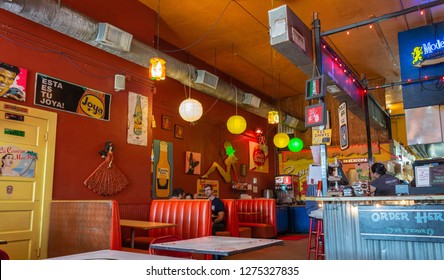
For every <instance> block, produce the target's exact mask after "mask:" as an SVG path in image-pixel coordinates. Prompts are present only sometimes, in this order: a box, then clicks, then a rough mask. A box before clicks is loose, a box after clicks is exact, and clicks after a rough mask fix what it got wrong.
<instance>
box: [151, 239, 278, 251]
mask: <svg viewBox="0 0 444 280" xmlns="http://www.w3.org/2000/svg"><path fill="white" fill-rule="evenodd" d="M279 244H284V242H283V241H282V240H278V239H259V238H241V237H227V236H206V237H199V238H192V239H185V240H180V241H172V242H165V243H156V244H151V245H150V248H152V249H159V250H172V251H180V252H191V253H197V254H210V255H215V256H230V255H233V254H238V253H243V252H248V251H252V250H257V249H260V248H264V247H268V246H273V245H279Z"/></svg>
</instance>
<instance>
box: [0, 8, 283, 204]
mask: <svg viewBox="0 0 444 280" xmlns="http://www.w3.org/2000/svg"><path fill="white" fill-rule="evenodd" d="M63 2H64V4H65V5H71V6H72V7H73V9H75V10H77V11H80V12H82V13H84V14H86V15H88V16H90V17H92V18H95V19H96V20H97V21H104V22H108V23H111V24H112V25H115V26H117V27H119V28H121V29H124V30H126V31H127V32H130V33H132V34H133V35H134V38H135V39H137V40H139V41H142V42H144V43H146V44H149V45H152V42H153V34H154V32H155V30H154V28H153V26H154V24H153V22H155V14H154V12H153V11H151V10H149V9H148V8H146V7H145V6H144V5H142V4H140V3H139V2H138V1H131V3H132V4H128V2H127V1H125V0H112V1H106V0H99V1H89V2H86V3H85V2H84V1H63ZM78 2H82V4H80V3H78ZM133 2H134V3H133ZM115 7H118V8H115ZM105 16H106V17H105ZM129 18H131V19H137V20H128V19H129ZM0 23H1V24H2V30H1V31H0V52H1V53H2V56H1V59H0V60H1V61H2V62H5V63H9V64H12V65H16V66H20V67H23V68H26V69H28V71H29V72H28V83H27V99H26V102H24V103H21V102H15V101H12V100H9V99H8V100H6V99H5V101H8V102H12V103H19V104H21V105H25V106H30V107H36V108H39V109H43V110H50V109H47V108H45V107H39V106H35V105H34V104H33V100H34V84H35V74H36V73H42V74H45V75H49V76H52V77H55V78H57V79H61V80H65V81H68V82H71V83H74V84H78V85H82V86H86V87H88V88H92V89H95V90H99V91H102V92H105V93H109V94H112V102H111V118H110V121H108V122H106V121H99V120H95V119H91V118H87V117H83V116H79V115H75V114H71V113H66V112H62V111H56V110H54V112H56V113H57V115H58V119H57V136H56V137H57V140H56V158H55V170H54V171H55V175H54V189H53V198H54V199H103V197H102V196H99V195H97V194H95V193H93V192H92V191H90V190H89V189H88V188H86V187H85V186H84V185H83V181H84V180H85V179H86V178H87V177H88V176H89V175H90V174H91V173H92V172H93V171H94V170H95V168H96V167H97V166H98V165H99V164H100V163H102V161H103V159H102V158H101V157H100V156H99V154H98V152H99V150H102V149H103V147H104V144H105V142H106V141H108V140H111V141H112V142H113V143H114V144H115V154H114V163H115V165H116V166H117V167H118V168H119V169H120V170H121V171H122V172H123V173H124V174H125V175H126V177H127V178H128V179H129V181H130V184H129V185H128V187H127V189H126V190H124V191H122V192H121V193H119V194H116V195H113V196H111V197H109V198H111V199H116V200H118V201H119V202H121V203H144V202H147V201H149V200H151V176H152V175H151V172H150V168H151V162H150V155H151V143H152V140H153V139H159V140H165V141H168V142H172V143H173V146H174V148H173V149H174V181H173V184H174V187H182V188H184V189H185V190H186V191H189V192H192V193H194V192H196V182H197V179H198V178H199V176H198V175H186V174H185V151H193V152H198V153H201V154H202V173H203V172H205V171H206V169H207V167H209V165H211V163H212V162H213V161H217V162H218V163H219V164H221V165H222V166H223V160H224V159H225V150H224V148H223V143H224V142H225V141H226V140H229V141H231V143H232V144H233V147H234V148H235V149H236V156H237V157H238V158H239V163H243V164H248V142H249V141H255V139H254V137H251V136H253V134H252V132H251V131H252V130H253V129H255V128H257V127H260V128H262V129H263V130H265V131H266V130H267V129H270V128H267V123H266V120H265V119H264V118H260V117H258V116H256V115H253V114H250V113H248V112H245V111H242V110H240V109H239V114H241V115H242V116H244V117H245V118H246V120H247V124H248V126H247V131H246V133H244V135H241V136H235V135H232V134H230V133H229V132H228V131H227V129H226V125H225V122H226V120H227V119H228V117H229V116H231V115H233V114H234V113H235V108H234V106H232V105H229V104H227V103H224V102H223V101H220V100H219V101H216V99H215V98H213V97H210V96H208V95H205V94H201V93H199V92H196V91H194V90H193V91H192V93H191V94H192V97H193V98H195V99H198V100H199V101H201V102H202V104H203V107H204V116H203V117H202V118H201V119H200V120H199V121H197V123H196V124H194V125H190V124H189V123H187V122H185V121H183V120H182V119H181V118H180V116H179V114H178V107H179V104H180V102H181V101H182V100H183V99H185V90H184V86H183V85H182V84H180V83H178V82H176V81H175V80H172V79H169V78H167V79H166V80H165V81H161V82H156V84H155V87H156V94H153V93H152V91H151V88H152V83H151V81H149V79H147V78H146V77H147V69H145V68H143V67H141V66H139V65H136V64H134V63H132V62H128V61H126V60H124V59H121V58H119V57H116V56H114V55H111V54H108V53H106V52H104V51H102V50H99V49H96V48H94V47H92V46H89V45H87V44H85V43H82V42H79V41H77V40H75V39H72V38H70V37H68V36H66V35H63V34H60V33H58V32H56V31H52V30H50V29H48V28H45V27H43V26H41V25H38V24H35V23H33V22H31V21H28V20H26V19H24V18H22V17H19V16H16V15H14V14H11V13H9V12H6V11H4V10H0ZM181 56H182V58H186V59H187V60H186V61H187V63H191V64H193V65H198V64H199V65H202V63H201V62H199V61H197V60H195V59H193V58H192V57H188V56H187V55H184V54H181ZM206 67H208V66H206ZM115 74H126V75H128V76H129V77H130V80H129V81H127V83H126V90H125V91H121V92H118V93H116V92H114V75H115ZM225 80H227V79H225ZM128 91H131V92H135V93H138V94H142V95H144V96H147V97H148V98H149V110H150V111H149V112H150V113H153V115H154V117H155V120H156V123H157V127H156V128H154V129H149V131H148V143H149V145H148V147H143V146H136V145H130V144H127V141H126V136H127V132H126V131H127V128H126V126H127V112H128V109H127V106H128V101H127V99H128ZM210 108H211V110H209V109H210ZM162 114H166V115H169V116H172V120H173V124H180V125H183V126H184V127H185V137H184V139H177V138H174V135H173V131H167V130H164V129H161V127H160V121H161V115H162ZM249 135H250V136H249ZM273 135H274V134H273V133H272V135H271V136H270V138H271V139H272V136H273ZM271 139H270V141H268V142H269V143H268V146H269V149H270V154H269V159H270V172H269V173H268V174H267V173H256V172H248V175H247V177H241V176H240V174H239V165H238V166H237V172H238V176H239V179H240V180H241V181H243V182H248V183H252V180H253V177H255V178H257V179H258V186H259V193H258V194H257V195H260V194H261V193H262V192H261V190H262V189H263V188H269V187H271V185H272V183H273V178H274V169H275V168H274V152H273V149H274V146H273V144H272V141H271ZM209 179H217V180H219V182H220V186H221V193H220V196H221V197H225V198H236V197H238V196H239V195H240V193H242V192H239V191H232V190H231V187H230V186H229V184H226V183H225V182H224V181H223V178H222V177H221V176H220V175H219V174H218V173H217V172H215V173H213V174H212V175H210V178H209ZM249 194H252V195H254V196H257V195H255V194H253V193H252V192H249Z"/></svg>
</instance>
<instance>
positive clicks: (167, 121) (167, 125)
mask: <svg viewBox="0 0 444 280" xmlns="http://www.w3.org/2000/svg"><path fill="white" fill-rule="evenodd" d="M161 127H162V129H165V130H172V127H173V124H172V119H171V116H167V115H162V123H161Z"/></svg>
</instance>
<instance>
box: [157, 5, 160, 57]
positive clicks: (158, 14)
mask: <svg viewBox="0 0 444 280" xmlns="http://www.w3.org/2000/svg"><path fill="white" fill-rule="evenodd" d="M159 38H160V0H158V1H157V42H156V45H157V51H159ZM158 55H159V54H158Z"/></svg>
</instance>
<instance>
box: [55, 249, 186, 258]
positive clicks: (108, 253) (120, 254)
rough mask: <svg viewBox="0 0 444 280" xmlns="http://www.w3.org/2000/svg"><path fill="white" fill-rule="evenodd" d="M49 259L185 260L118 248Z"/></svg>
mask: <svg viewBox="0 0 444 280" xmlns="http://www.w3.org/2000/svg"><path fill="white" fill-rule="evenodd" d="M47 260H183V259H181V258H173V257H167V256H155V255H150V254H141V253H133V252H125V251H116V250H100V251H94V252H87V253H80V254H75V255H68V256H61V257H56V258H50V259H47Z"/></svg>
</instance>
